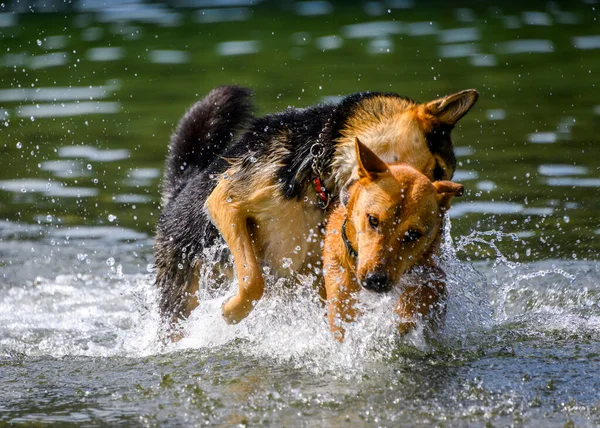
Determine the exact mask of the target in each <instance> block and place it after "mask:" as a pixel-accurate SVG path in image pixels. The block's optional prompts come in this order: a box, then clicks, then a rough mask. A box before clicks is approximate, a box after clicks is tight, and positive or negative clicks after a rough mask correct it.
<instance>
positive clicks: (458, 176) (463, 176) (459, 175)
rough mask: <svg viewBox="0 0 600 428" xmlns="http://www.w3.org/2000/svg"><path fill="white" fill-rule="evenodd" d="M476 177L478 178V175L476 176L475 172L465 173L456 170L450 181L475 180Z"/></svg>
mask: <svg viewBox="0 0 600 428" xmlns="http://www.w3.org/2000/svg"><path fill="white" fill-rule="evenodd" d="M478 177H479V174H477V171H467V170H464V169H458V170H456V171H454V176H453V177H452V179H453V180H456V181H458V182H460V181H468V180H476V179H477V178H478Z"/></svg>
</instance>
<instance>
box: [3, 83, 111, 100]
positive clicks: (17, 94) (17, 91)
mask: <svg viewBox="0 0 600 428" xmlns="http://www.w3.org/2000/svg"><path fill="white" fill-rule="evenodd" d="M119 87H120V83H119V82H118V81H116V80H113V81H109V82H107V84H106V85H104V86H91V85H90V86H88V87H73V86H68V87H67V86H65V87H61V86H56V87H41V88H14V89H0V101H6V102H17V101H73V100H93V99H96V98H105V97H107V96H110V95H111V93H110V92H112V91H116V90H117V89H119Z"/></svg>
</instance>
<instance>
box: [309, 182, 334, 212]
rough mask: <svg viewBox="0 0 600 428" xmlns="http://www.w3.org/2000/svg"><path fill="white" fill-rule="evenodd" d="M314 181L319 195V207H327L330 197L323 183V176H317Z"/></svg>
mask: <svg viewBox="0 0 600 428" xmlns="http://www.w3.org/2000/svg"><path fill="white" fill-rule="evenodd" d="M312 183H313V188H314V189H315V192H316V193H317V196H318V197H319V199H318V200H317V205H319V208H321V209H325V208H327V206H328V205H329V200H330V197H329V192H328V191H327V188H326V187H325V186H323V184H322V183H321V177H315V178H314V179H313V182H312Z"/></svg>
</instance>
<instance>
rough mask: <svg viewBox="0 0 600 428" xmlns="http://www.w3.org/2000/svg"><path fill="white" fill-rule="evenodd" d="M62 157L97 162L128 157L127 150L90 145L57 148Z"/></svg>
mask: <svg viewBox="0 0 600 428" xmlns="http://www.w3.org/2000/svg"><path fill="white" fill-rule="evenodd" d="M58 156H60V157H62V158H82V159H89V160H93V161H99V162H112V161H117V160H121V159H127V158H129V150H127V149H114V150H110V149H109V150H100V149H97V148H95V147H91V146H66V147H60V148H59V149H58Z"/></svg>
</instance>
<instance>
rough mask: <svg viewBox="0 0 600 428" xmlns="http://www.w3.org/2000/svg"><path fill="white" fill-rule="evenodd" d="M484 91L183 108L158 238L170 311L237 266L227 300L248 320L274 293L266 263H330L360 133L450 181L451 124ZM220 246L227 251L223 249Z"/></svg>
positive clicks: (309, 269) (235, 316) (298, 268)
mask: <svg viewBox="0 0 600 428" xmlns="http://www.w3.org/2000/svg"><path fill="white" fill-rule="evenodd" d="M477 96H478V95H477V92H476V91H475V90H465V91H461V92H457V93H455V94H451V95H447V96H445V97H441V98H437V99H434V100H431V101H427V102H424V103H418V102H416V101H413V100H411V99H409V98H406V97H402V96H400V95H397V94H390V93H379V92H363V93H358V94H352V95H349V96H347V97H345V98H344V99H343V100H341V101H340V102H339V103H337V104H321V105H317V106H313V107H309V108H306V109H288V110H286V111H283V112H279V113H276V114H269V115H267V116H264V117H260V118H252V117H251V113H250V112H251V110H252V105H251V101H250V91H249V90H247V89H244V88H239V87H234V86H226V87H220V88H216V89H214V90H213V91H211V92H210V93H209V94H208V95H207V96H206V97H205V98H204V99H203V100H201V101H199V102H198V103H196V104H195V105H194V106H193V107H192V108H190V110H189V111H188V112H187V113H186V114H185V115H184V117H183V118H182V119H181V121H180V123H179V125H178V127H177V130H176V131H175V133H174V134H173V137H172V140H171V144H170V146H169V154H168V156H167V161H166V168H165V176H164V179H163V183H162V195H163V201H162V205H163V212H162V214H161V217H160V220H159V222H158V225H157V234H156V240H155V263H156V284H157V286H158V288H159V291H160V309H161V313H162V315H163V317H164V319H165V321H166V322H167V323H169V324H171V325H172V326H176V324H177V323H178V320H179V319H181V318H186V317H187V316H189V315H190V313H191V311H192V310H193V309H194V308H195V307H196V306H198V299H197V293H198V290H199V286H200V282H202V281H201V279H202V280H205V279H206V278H207V277H208V276H209V275H212V276H211V277H210V278H211V279H209V282H210V281H211V280H212V278H214V280H215V282H222V280H223V277H229V278H232V277H233V276H234V275H235V276H237V279H238V285H239V290H238V292H237V293H236V295H235V296H234V297H233V298H231V299H230V300H229V301H227V302H226V303H225V304H224V306H223V316H224V318H225V320H226V321H227V322H230V323H237V322H240V321H241V320H242V319H244V318H245V317H246V316H247V315H248V314H249V313H250V312H251V311H252V309H253V307H254V304H255V303H256V302H257V301H258V300H259V299H260V298H261V296H262V295H263V292H264V278H263V275H262V272H263V268H264V267H268V268H269V269H270V272H271V273H272V274H273V275H275V276H276V277H285V276H288V275H289V273H290V270H292V271H294V272H296V273H298V274H303V275H306V274H314V273H315V272H316V271H317V270H319V271H320V269H321V268H322V266H321V263H322V259H321V245H322V244H321V243H322V238H323V237H322V233H321V231H322V230H323V228H324V222H325V219H326V218H327V216H328V214H329V211H330V209H331V205H332V204H335V203H336V201H337V200H338V199H339V195H340V190H341V189H343V188H345V186H346V185H347V183H348V182H349V181H352V180H354V179H355V178H356V177H355V176H354V172H353V171H355V166H356V156H355V154H356V152H355V148H354V139H355V137H358V138H360V140H361V141H362V142H363V143H364V144H365V145H366V146H367V147H369V148H370V149H371V150H372V151H373V152H374V153H376V154H377V155H378V156H380V157H381V159H383V160H384V161H385V162H390V163H399V162H402V163H406V164H409V165H411V166H412V167H414V168H415V169H416V170H418V171H420V172H421V173H423V174H424V175H425V176H427V177H428V178H429V179H430V180H448V179H450V178H451V177H452V174H453V172H454V169H455V166H456V158H455V156H454V151H453V144H452V141H451V138H450V134H451V130H452V129H453V127H454V125H455V124H456V123H457V122H458V120H460V119H461V118H462V117H463V116H464V115H465V114H466V113H467V112H468V111H469V109H470V108H471V107H472V106H473V104H474V103H475V101H476V100H477ZM330 202H331V204H330ZM224 244H225V245H224ZM215 248H217V249H218V248H224V249H223V250H222V253H220V254H217V255H216V256H215V255H214V254H213V253H214V252H213V249H215ZM231 256H232V257H231ZM207 272H208V273H207Z"/></svg>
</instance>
